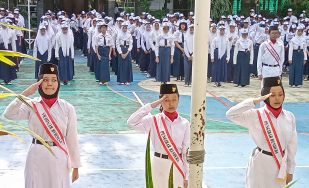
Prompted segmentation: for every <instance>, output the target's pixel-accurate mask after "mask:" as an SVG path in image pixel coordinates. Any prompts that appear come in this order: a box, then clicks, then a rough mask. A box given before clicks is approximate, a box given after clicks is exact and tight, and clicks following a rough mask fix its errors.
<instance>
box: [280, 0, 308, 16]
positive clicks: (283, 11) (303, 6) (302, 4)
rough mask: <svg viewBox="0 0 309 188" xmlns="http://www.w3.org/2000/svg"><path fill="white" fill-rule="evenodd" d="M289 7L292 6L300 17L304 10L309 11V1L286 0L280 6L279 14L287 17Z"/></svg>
mask: <svg viewBox="0 0 309 188" xmlns="http://www.w3.org/2000/svg"><path fill="white" fill-rule="evenodd" d="M289 8H292V9H293V14H294V15H295V16H296V17H297V18H299V15H300V14H301V13H302V11H303V10H306V11H307V12H308V11H309V1H308V0H306V1H299V2H297V3H292V1H291V0H286V1H285V2H284V4H283V5H282V6H281V7H279V10H278V14H279V16H280V17H285V16H287V14H288V13H287V12H288V9H289Z"/></svg>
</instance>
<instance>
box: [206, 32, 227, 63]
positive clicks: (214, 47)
mask: <svg viewBox="0 0 309 188" xmlns="http://www.w3.org/2000/svg"><path fill="white" fill-rule="evenodd" d="M219 35H220V33H219ZM217 36H218V35H217ZM226 39H227V40H226V60H230V53H231V52H230V51H231V49H230V44H229V43H230V41H229V39H228V37H226ZM218 43H219V42H218V37H215V38H214V39H213V41H212V43H211V46H210V49H211V51H210V57H211V59H215V49H216V48H218V46H219V44H218Z"/></svg>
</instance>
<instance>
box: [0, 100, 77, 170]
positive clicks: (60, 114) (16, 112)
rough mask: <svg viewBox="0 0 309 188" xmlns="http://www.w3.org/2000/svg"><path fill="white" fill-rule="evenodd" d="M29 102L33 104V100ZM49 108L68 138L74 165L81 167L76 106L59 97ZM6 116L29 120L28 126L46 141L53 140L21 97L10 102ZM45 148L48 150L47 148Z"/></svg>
mask: <svg viewBox="0 0 309 188" xmlns="http://www.w3.org/2000/svg"><path fill="white" fill-rule="evenodd" d="M41 100H42V98H41V97H37V98H34V99H33V100H32V101H34V103H35V104H38V103H39V102H41ZM29 103H30V104H31V102H29ZM31 106H32V104H31ZM46 106H47V105H46ZM47 108H48V106H47ZM48 109H49V112H50V114H51V116H52V117H53V119H54V120H55V122H56V124H57V126H58V127H59V129H60V132H61V133H62V135H63V137H64V139H65V140H66V144H67V147H68V152H69V155H70V160H71V165H72V167H73V168H79V167H81V162H80V154H79V144H78V135H77V118H76V113H75V109H74V107H73V106H72V105H71V104H70V103H68V102H67V101H65V100H63V99H58V100H57V101H56V102H55V104H53V106H52V107H51V108H48ZM4 117H5V118H7V119H9V120H28V127H29V129H30V130H32V131H34V132H35V133H36V134H38V135H39V136H40V137H42V138H43V139H44V140H45V141H53V140H52V139H51V138H50V136H49V135H48V133H47V132H46V130H45V128H44V127H43V125H42V123H41V121H40V120H39V118H38V116H37V114H36V113H35V112H34V111H33V110H31V108H29V107H28V106H26V105H25V104H24V103H22V102H21V101H20V100H19V99H15V100H13V101H12V102H11V103H10V104H9V106H8V107H7V108H6V110H5V111H4ZM43 149H44V150H47V149H46V148H43ZM58 157H59V156H58Z"/></svg>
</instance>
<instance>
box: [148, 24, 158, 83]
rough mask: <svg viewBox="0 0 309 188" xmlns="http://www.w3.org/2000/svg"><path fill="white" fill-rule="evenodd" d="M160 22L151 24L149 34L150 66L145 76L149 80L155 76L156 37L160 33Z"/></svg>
mask: <svg viewBox="0 0 309 188" xmlns="http://www.w3.org/2000/svg"><path fill="white" fill-rule="evenodd" d="M160 29H161V28H160V20H158V19H156V20H155V21H154V24H153V30H152V32H151V33H150V38H149V40H150V45H151V54H150V64H149V69H148V74H149V75H147V76H148V77H149V78H151V77H156V74H157V63H156V53H155V51H156V42H157V37H158V35H159V34H160V33H161V31H160Z"/></svg>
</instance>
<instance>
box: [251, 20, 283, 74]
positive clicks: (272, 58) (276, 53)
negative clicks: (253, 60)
mask: <svg viewBox="0 0 309 188" xmlns="http://www.w3.org/2000/svg"><path fill="white" fill-rule="evenodd" d="M277 32H278V27H277V26H270V28H269V35H270V39H268V40H267V41H265V42H263V43H262V44H261V45H260V49H259V55H258V60H257V71H258V76H259V79H260V80H262V79H263V78H266V77H274V76H281V74H282V65H283V62H284V45H283V43H280V42H277Z"/></svg>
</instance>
